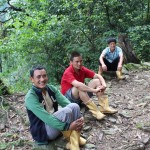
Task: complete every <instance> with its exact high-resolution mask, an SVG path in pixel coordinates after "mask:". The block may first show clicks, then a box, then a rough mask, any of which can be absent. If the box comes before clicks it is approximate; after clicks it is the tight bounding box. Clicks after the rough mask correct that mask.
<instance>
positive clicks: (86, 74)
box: [61, 65, 95, 95]
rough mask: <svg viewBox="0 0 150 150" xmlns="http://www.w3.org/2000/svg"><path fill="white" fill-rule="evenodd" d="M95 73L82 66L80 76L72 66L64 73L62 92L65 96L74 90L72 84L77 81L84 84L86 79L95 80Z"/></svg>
mask: <svg viewBox="0 0 150 150" xmlns="http://www.w3.org/2000/svg"><path fill="white" fill-rule="evenodd" d="M94 75H95V72H94V71H92V70H89V69H87V68H86V67H84V66H82V67H81V69H80V72H79V74H77V73H76V72H75V71H74V68H73V67H72V65H70V66H69V67H68V68H67V69H66V70H65V72H64V74H63V76H62V79H61V92H62V94H63V95H65V93H66V92H67V91H68V90H69V89H70V88H72V87H73V86H72V84H71V83H72V82H73V81H74V80H77V81H79V82H82V83H84V79H85V78H93V77H94Z"/></svg>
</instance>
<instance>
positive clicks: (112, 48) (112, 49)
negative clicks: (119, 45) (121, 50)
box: [108, 42, 116, 51]
mask: <svg viewBox="0 0 150 150" xmlns="http://www.w3.org/2000/svg"><path fill="white" fill-rule="evenodd" d="M108 46H109V48H110V50H111V51H114V50H115V47H116V43H115V42H110V43H109V44H108Z"/></svg>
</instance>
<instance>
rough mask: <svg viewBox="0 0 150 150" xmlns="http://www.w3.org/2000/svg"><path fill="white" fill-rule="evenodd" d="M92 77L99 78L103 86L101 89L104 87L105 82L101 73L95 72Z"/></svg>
mask: <svg viewBox="0 0 150 150" xmlns="http://www.w3.org/2000/svg"><path fill="white" fill-rule="evenodd" d="M93 78H94V79H99V80H100V83H101V84H102V86H103V89H105V88H106V82H105V80H104V78H103V77H102V76H101V75H99V74H95V75H94V77H93Z"/></svg>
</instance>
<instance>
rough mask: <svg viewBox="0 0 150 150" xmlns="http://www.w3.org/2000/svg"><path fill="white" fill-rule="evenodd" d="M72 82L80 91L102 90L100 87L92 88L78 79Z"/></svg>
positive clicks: (94, 91) (95, 91)
mask: <svg viewBox="0 0 150 150" xmlns="http://www.w3.org/2000/svg"><path fill="white" fill-rule="evenodd" d="M71 84H72V85H73V86H74V87H76V88H77V89H79V90H80V91H84V92H93V93H97V92H98V91H100V88H96V89H93V88H90V87H88V86H86V85H85V84H83V83H82V82H79V81H77V80H74V81H73V82H72V83H71Z"/></svg>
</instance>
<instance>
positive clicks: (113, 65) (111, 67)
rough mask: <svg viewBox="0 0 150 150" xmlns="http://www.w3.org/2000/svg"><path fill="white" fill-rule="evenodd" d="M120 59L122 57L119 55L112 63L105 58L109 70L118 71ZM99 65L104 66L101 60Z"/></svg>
mask: <svg viewBox="0 0 150 150" xmlns="http://www.w3.org/2000/svg"><path fill="white" fill-rule="evenodd" d="M119 59H120V57H117V58H116V59H115V60H114V61H113V62H112V63H110V62H109V61H108V60H107V59H105V58H103V61H104V63H105V65H106V66H107V71H117V67H118V63H119ZM99 65H100V66H102V64H101V63H100V62H99Z"/></svg>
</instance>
